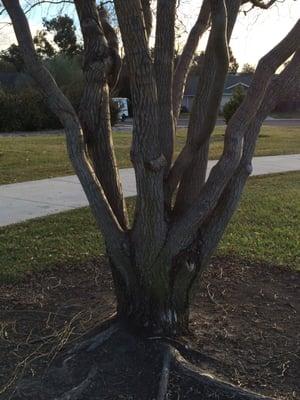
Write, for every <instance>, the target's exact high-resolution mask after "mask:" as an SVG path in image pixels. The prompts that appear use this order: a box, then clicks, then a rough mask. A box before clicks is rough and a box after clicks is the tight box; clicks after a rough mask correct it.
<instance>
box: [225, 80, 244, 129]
mask: <svg viewBox="0 0 300 400" xmlns="http://www.w3.org/2000/svg"><path fill="white" fill-rule="evenodd" d="M245 95H246V93H245V90H244V89H243V87H242V86H238V87H237V88H236V89H235V91H234V92H233V95H232V97H231V98H230V100H229V101H228V102H227V103H226V104H225V106H224V107H223V115H224V119H225V122H226V124H228V122H229V121H230V118H231V117H232V116H233V115H234V113H235V112H236V110H237V109H238V108H239V106H240V105H241V104H242V102H243V100H244V98H245Z"/></svg>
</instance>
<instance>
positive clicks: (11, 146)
mask: <svg viewBox="0 0 300 400" xmlns="http://www.w3.org/2000/svg"><path fill="white" fill-rule="evenodd" d="M223 134H224V127H217V128H216V130H215V133H214V135H213V137H212V145H211V149H210V155H209V156H210V159H216V158H218V157H219V156H220V153H221V152H222V148H223ZM184 142H185V131H184V130H180V131H179V132H178V134H177V136H176V141H175V154H177V153H178V152H179V151H180V149H181V148H182V146H183V145H184ZM114 143H115V149H116V155H117V159H118V164H119V166H120V167H121V168H124V167H131V163H130V159H129V149H130V143H131V134H130V133H126V132H115V133H114ZM295 153H300V128H299V127H273V126H272V127H270V126H264V127H263V128H262V131H261V136H260V138H259V141H258V144H257V149H256V155H258V156H262V155H275V154H295ZM69 174H73V169H72V167H71V165H70V162H69V160H68V156H67V152H66V148H65V139H64V137H63V136H62V135H60V136H59V135H40V136H25V137H24V136H18V137H11V136H9V137H0V184H5V183H13V182H23V181H27V180H35V179H43V178H51V177H55V176H62V175H69Z"/></svg>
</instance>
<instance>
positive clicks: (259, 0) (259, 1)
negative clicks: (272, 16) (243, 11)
mask: <svg viewBox="0 0 300 400" xmlns="http://www.w3.org/2000/svg"><path fill="white" fill-rule="evenodd" d="M276 1H278V0H269V1H267V2H266V3H265V2H264V1H263V0H246V1H244V3H251V4H252V5H253V7H258V8H261V9H263V10H267V9H268V8H270V7H271V6H272V5H273V4H275V3H276Z"/></svg>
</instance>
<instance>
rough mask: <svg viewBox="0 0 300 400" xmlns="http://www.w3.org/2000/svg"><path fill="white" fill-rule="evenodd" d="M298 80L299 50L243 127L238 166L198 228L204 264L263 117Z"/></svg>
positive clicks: (232, 206)
mask: <svg viewBox="0 0 300 400" xmlns="http://www.w3.org/2000/svg"><path fill="white" fill-rule="evenodd" d="M297 82H300V50H298V51H297V52H296V53H295V55H294V57H293V59H292V61H291V62H290V63H289V65H288V66H287V67H286V68H285V69H284V71H283V72H281V74H280V75H279V76H278V77H277V76H276V77H275V78H274V79H273V81H272V83H271V84H270V87H269V88H268V90H267V92H266V94H265V97H264V100H263V102H262V104H261V106H260V109H259V110H258V112H257V114H256V115H255V116H254V117H253V119H252V121H251V123H250V124H249V125H248V128H247V130H246V133H245V140H244V150H243V155H242V158H241V161H240V164H239V167H238V169H237V171H236V172H235V174H234V175H233V177H232V178H231V180H230V181H229V183H228V185H227V186H226V188H225V190H224V192H223V194H222V196H221V198H220V200H219V202H218V205H217V206H216V208H215V209H214V211H213V213H212V214H211V215H210V216H209V218H208V220H207V221H206V222H205V224H204V225H203V227H202V228H201V234H200V236H201V240H202V241H203V245H202V254H201V258H202V260H201V261H202V262H201V263H202V265H203V266H205V265H206V263H207V261H208V259H209V258H210V256H211V254H212V252H213V251H214V249H215V248H216V246H217V244H218V243H219V241H220V239H221V237H222V235H223V233H224V230H225V229H226V227H227V225H228V223H229V221H230V219H231V217H232V215H233V213H234V211H235V210H236V207H237V204H238V202H239V200H240V198H241V194H242V191H243V189H244V186H245V184H246V181H247V178H248V176H249V174H250V173H251V170H252V166H251V160H252V157H253V154H254V150H255V144H256V141H257V138H258V135H259V132H260V128H261V125H262V123H263V121H264V120H265V118H266V117H267V116H268V115H269V113H270V112H271V111H272V110H273V109H274V108H275V107H276V105H277V104H278V103H279V102H280V101H282V100H284V99H285V96H290V95H291V93H295V94H297V93H299V87H298V86H297Z"/></svg>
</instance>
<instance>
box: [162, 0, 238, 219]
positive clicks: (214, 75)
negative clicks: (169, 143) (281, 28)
mask: <svg viewBox="0 0 300 400" xmlns="http://www.w3.org/2000/svg"><path fill="white" fill-rule="evenodd" d="M231 3H232V4H231ZM229 4H230V8H229V10H228V13H229V15H230V18H231V19H230V21H231V24H230V29H229V34H231V31H232V29H233V26H234V22H235V18H236V15H237V13H238V9H239V1H235V0H233V1H232V2H230V1H229ZM211 6H212V10H211V11H212V16H211V18H212V29H211V32H210V36H209V39H208V43H207V47H206V51H205V57H204V64H203V67H202V70H201V73H200V76H199V82H198V87H197V92H196V96H195V99H194V102H193V108H192V112H191V116H190V121H189V127H188V133H187V141H186V144H185V146H184V148H183V149H182V151H181V152H180V154H179V156H178V158H177V159H176V161H175V163H174V165H173V167H172V169H171V171H170V174H169V176H168V180H167V184H166V202H167V204H170V202H171V198H172V195H173V193H174V191H175V189H176V187H177V185H178V183H179V182H180V180H181V178H182V176H183V174H184V172H185V171H186V170H187V168H188V166H190V165H192V162H193V159H194V157H195V156H196V155H197V153H198V151H199V148H200V146H201V145H202V144H204V143H205V142H206V141H207V140H208V139H209V137H210V135H211V132H212V131H213V128H214V125H215V121H216V118H217V113H218V108H219V103H220V99H221V97H222V92H223V87H224V81H225V79H226V74H227V70H228V64H229V54H228V44H227V35H228V32H227V8H226V4H225V2H223V1H215V2H212V3H211ZM191 170H192V167H191V168H189V177H188V176H187V173H186V175H185V177H186V179H185V180H186V181H188V180H189V179H191V174H192V173H193V171H191ZM197 173H199V171H197ZM200 173H201V172H200ZM204 174H205V171H204ZM194 181H195V180H194ZM194 181H193V183H194V184H193V190H197V185H198V182H199V184H201V180H200V179H199V176H198V180H197V181H195V182H194ZM186 196H191V197H192V193H190V192H188V193H187V192H184V189H183V188H181V189H180V191H179V194H178V197H177V203H176V206H175V210H177V211H178V210H179V209H184V208H186V207H187V203H190V200H189V199H188V198H187V197H186Z"/></svg>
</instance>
